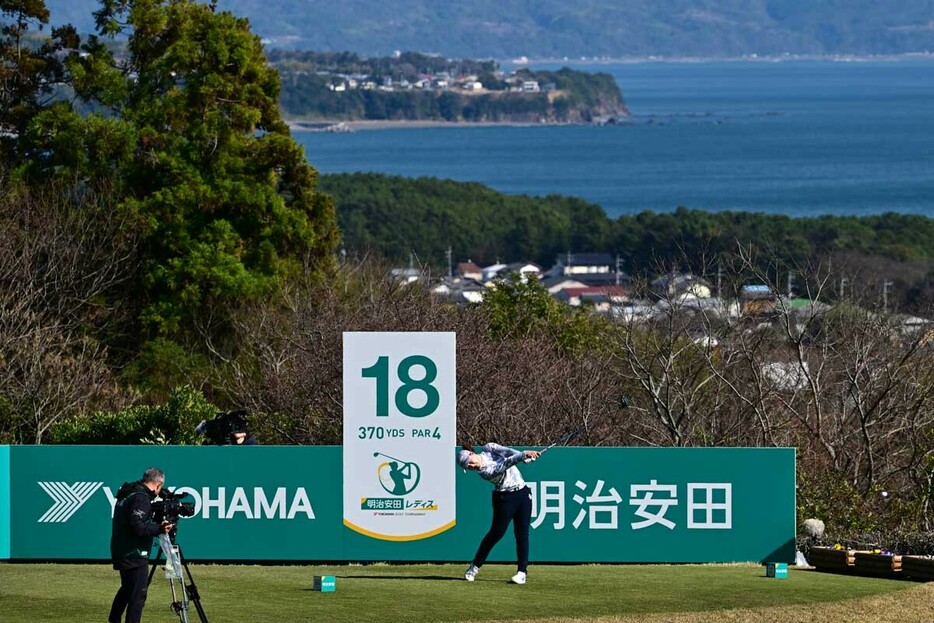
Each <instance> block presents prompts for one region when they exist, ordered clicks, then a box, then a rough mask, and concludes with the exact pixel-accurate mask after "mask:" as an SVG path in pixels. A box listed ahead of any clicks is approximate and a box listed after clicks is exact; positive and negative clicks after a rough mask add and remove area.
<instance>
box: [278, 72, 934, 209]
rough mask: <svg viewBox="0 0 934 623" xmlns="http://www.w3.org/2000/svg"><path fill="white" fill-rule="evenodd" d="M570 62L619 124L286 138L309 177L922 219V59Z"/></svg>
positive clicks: (616, 201) (926, 198) (927, 104)
mask: <svg viewBox="0 0 934 623" xmlns="http://www.w3.org/2000/svg"><path fill="white" fill-rule="evenodd" d="M571 66H572V67H575V68H578V69H582V70H587V71H603V72H608V73H611V74H612V75H613V76H614V77H615V78H616V80H617V82H618V84H619V85H620V88H621V89H622V91H623V95H624V97H625V99H626V102H627V104H628V106H629V108H630V110H631V112H632V113H633V115H634V117H633V119H632V123H631V124H629V125H623V126H603V127H596V126H536V127H450V128H408V129H405V128H393V129H384V130H366V131H358V132H354V133H348V134H322V133H296V134H295V136H296V138H297V139H298V140H299V141H300V142H302V143H303V144H304V145H305V148H306V153H307V156H308V159H309V161H310V162H311V164H312V165H314V166H315V167H316V168H317V169H318V170H319V171H321V172H322V173H336V172H350V171H376V172H382V173H389V174H394V175H404V176H409V177H418V176H433V177H439V178H450V179H455V180H461V181H475V182H480V183H483V184H486V185H488V186H490V187H492V188H495V189H497V190H500V191H503V192H506V193H512V194H527V195H547V194H553V193H556V194H563V195H572V196H578V197H581V198H584V199H587V200H589V201H592V202H594V203H597V204H599V205H601V206H602V207H603V208H604V209H605V210H606V212H607V213H608V214H609V215H610V216H612V217H615V216H618V215H621V214H631V213H635V212H640V211H642V210H654V211H656V212H666V211H671V210H674V209H675V208H676V207H678V206H685V207H688V208H696V209H704V210H750V211H760V212H768V213H777V214H786V215H790V216H813V215H821V214H834V215H867V214H879V213H883V212H889V211H893V212H902V213H908V214H924V215H928V216H934V61H930V60H923V59H919V60H898V61H871V62H869V61H852V62H833V61H788V62H780V63H779V62H762V61H759V62H708V63H687V62H686V63H661V62H646V63H616V64H592V65H581V64H571ZM538 67H542V68H557V67H560V65H550V66H547V65H540V66H538Z"/></svg>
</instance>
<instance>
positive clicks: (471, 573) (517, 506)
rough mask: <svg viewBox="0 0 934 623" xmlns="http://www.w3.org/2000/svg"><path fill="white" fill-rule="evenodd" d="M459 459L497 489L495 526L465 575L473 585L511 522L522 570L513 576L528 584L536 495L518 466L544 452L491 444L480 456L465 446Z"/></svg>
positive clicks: (494, 495) (513, 580)
mask: <svg viewBox="0 0 934 623" xmlns="http://www.w3.org/2000/svg"><path fill="white" fill-rule="evenodd" d="M463 448H464V449H463V450H461V451H460V453H459V454H458V456H457V462H458V463H459V464H460V466H461V467H463V468H464V469H465V470H466V469H470V470H476V471H477V472H478V473H479V474H480V477H481V478H483V479H484V480H489V481H490V482H492V483H493V486H494V487H496V488H495V489H494V490H493V523H492V524H491V525H490V531H489V532H487V533H486V536H484V537H483V540H482V541H480V547H478V548H477V553H476V554H475V555H474V557H473V562H472V563H471V565H470V567H468V569H467V571H466V572H465V573H464V579H465V580H467V581H468V582H473V581H474V580H475V579H476V577H477V573H479V572H480V567H482V566H483V563H485V562H486V558H487V556H489V555H490V550H492V549H493V546H494V545H496V544H497V543H498V542H499V540H500V539H501V538H503V535H504V534H506V528H508V527H509V522H510V521H511V522H512V529H513V532H515V535H516V559H517V563H518V566H519V570H518V572H517V573H516V575H514V576H512V580H511V581H512V582H513V583H515V584H525V574H526V571H527V570H528V566H529V525H530V524H531V521H532V492H531V491H530V490H529V488H528V487H527V486H525V481H524V480H523V479H522V474H520V473H519V468H518V467H516V463H519V462H521V461H525V460H526V459H528V460H530V461H534V460H535V459H537V458H538V457H539V455H540V454H541V452H538V451H536V450H526V451H524V452H523V451H521V450H514V449H513V448H507V447H505V446H501V445H498V444H495V443H488V444H486V445H485V446H483V448H482V449H481V451H480V452H474V451H473V446H469V445H465V446H463Z"/></svg>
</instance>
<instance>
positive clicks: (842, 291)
mask: <svg viewBox="0 0 934 623" xmlns="http://www.w3.org/2000/svg"><path fill="white" fill-rule="evenodd" d="M848 285H850V280H849V279H847V278H846V277H840V300H841V301H842V300H843V298H844V296H845V295H846V287H847V286H848Z"/></svg>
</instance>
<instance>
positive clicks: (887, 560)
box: [853, 552, 902, 578]
mask: <svg viewBox="0 0 934 623" xmlns="http://www.w3.org/2000/svg"><path fill="white" fill-rule="evenodd" d="M853 569H854V570H855V571H856V573H859V574H861V575H871V576H875V577H884V578H897V577H901V574H902V557H901V556H892V555H890V554H872V553H868V552H856V555H855V556H854V565H853Z"/></svg>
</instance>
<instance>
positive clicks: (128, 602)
mask: <svg viewBox="0 0 934 623" xmlns="http://www.w3.org/2000/svg"><path fill="white" fill-rule="evenodd" d="M164 484H165V474H164V473H163V472H162V470H161V469H157V468H155V467H151V468H149V469H147V470H146V471H145V472H143V478H142V480H138V481H136V482H125V483H123V486H122V487H120V490H119V491H118V492H117V503H116V505H115V506H114V517H113V528H112V531H111V535H110V556H111V558H112V560H113V567H114V569H116V570H117V571H119V572H120V590H118V591H117V594H116V595H115V596H114V601H113V606H111V608H110V616H109V617H108V619H107V620H108V621H109V622H110V623H120V617H122V616H123V611H124V610H126V623H139V620H140V617H141V616H142V614H143V606H144V605H145V604H146V590H147V589H148V588H149V551H150V549H152V538H153V537H155V536H159V535H160V534H162V533H166V534H168V533H169V532H170V531H171V530H172V528H173V526H172V524H170V523H169V522H167V521H163V522H162V523H161V524H157V523H154V522H153V521H152V501H153V500H154V499H156V497H157V496H158V495H159V493H161V492H162V486H163V485H164Z"/></svg>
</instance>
